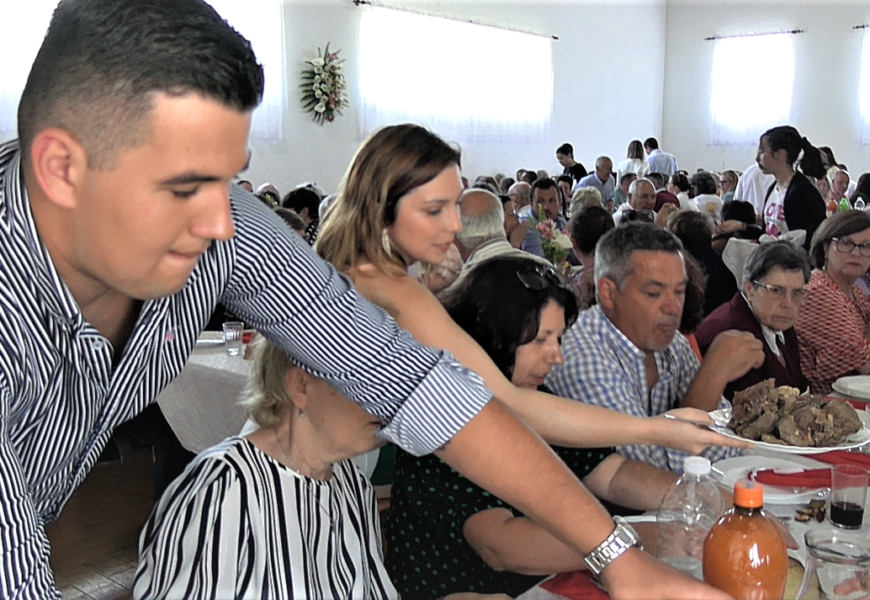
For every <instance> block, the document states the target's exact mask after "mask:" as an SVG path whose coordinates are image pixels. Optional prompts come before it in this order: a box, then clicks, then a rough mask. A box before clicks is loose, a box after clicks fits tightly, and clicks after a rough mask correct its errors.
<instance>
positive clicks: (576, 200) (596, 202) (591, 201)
mask: <svg viewBox="0 0 870 600" xmlns="http://www.w3.org/2000/svg"><path fill="white" fill-rule="evenodd" d="M587 206H601V192H599V191H598V190H597V189H596V188H594V187H591V186H590V187H582V188H579V189H577V191H575V192H574V194H573V195H572V196H571V206H570V208H569V210H568V214H569V215H570V216H571V217H572V218H573V217H574V215H576V214H577V213H579V212H580V211H581V210H583V209H584V208H586V207H587Z"/></svg>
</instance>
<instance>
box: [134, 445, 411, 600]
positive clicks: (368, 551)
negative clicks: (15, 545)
mask: <svg viewBox="0 0 870 600" xmlns="http://www.w3.org/2000/svg"><path fill="white" fill-rule="evenodd" d="M398 597H399V594H398V593H397V592H396V589H395V588H394V587H393V584H392V583H391V582H390V578H389V576H388V575H387V570H386V568H385V567H384V556H383V546H382V544H381V534H380V523H379V520H378V511H377V501H376V500H375V494H374V490H373V488H372V486H371V484H370V483H369V482H368V480H367V479H366V478H365V476H363V474H362V473H360V472H359V470H358V469H357V468H356V467H355V466H354V464H353V463H352V462H351V461H350V460H344V461H341V462H338V463H335V464H334V465H333V475H332V478H331V479H330V480H329V481H318V480H316V479H310V478H308V477H303V476H302V475H299V474H298V473H296V472H295V471H292V470H291V469H288V468H287V467H285V466H284V465H282V464H280V463H279V462H277V461H275V460H273V459H272V458H271V457H269V456H268V455H266V454H265V453H263V452H262V451H260V450H259V449H258V448H257V447H256V446H254V445H253V444H252V443H251V442H249V441H248V440H246V439H244V438H239V437H236V438H229V439H227V440H225V441H224V442H223V443H221V444H219V445H217V446H215V447H213V448H210V449H208V450H206V451H205V452H203V453H202V454H200V455H199V456H198V457H197V458H196V460H195V461H194V462H193V463H191V464H190V465H189V466H188V468H187V470H186V471H185V472H184V474H183V475H182V476H181V477H179V478H178V479H176V480H175V482H173V484H172V485H171V486H170V487H169V488H168V489H167V490H166V492H165V493H164V494H163V496H161V498H160V502H159V503H158V505H157V506H156V507H155V508H154V512H153V513H152V514H151V518H150V519H149V520H148V523H147V524H146V525H145V529H143V531H142V537H141V540H140V544H139V568H138V569H137V571H136V579H135V581H134V585H133V598H134V599H135V600H152V599H154V600H157V599H164V598H250V599H252V600H261V599H262V598H274V599H275V600H280V599H282V598H283V599H287V600H303V599H310V600H316V599H324V600H342V599H343V600H397V599H398Z"/></svg>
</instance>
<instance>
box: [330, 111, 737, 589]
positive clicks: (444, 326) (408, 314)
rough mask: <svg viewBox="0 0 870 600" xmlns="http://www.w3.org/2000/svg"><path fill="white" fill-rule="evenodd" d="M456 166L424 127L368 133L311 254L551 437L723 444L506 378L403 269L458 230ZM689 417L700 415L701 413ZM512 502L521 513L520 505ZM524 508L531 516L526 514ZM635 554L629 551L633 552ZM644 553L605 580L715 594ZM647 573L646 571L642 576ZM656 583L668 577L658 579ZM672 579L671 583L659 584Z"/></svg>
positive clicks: (596, 523) (595, 521) (426, 259)
mask: <svg viewBox="0 0 870 600" xmlns="http://www.w3.org/2000/svg"><path fill="white" fill-rule="evenodd" d="M459 169H460V154H459V152H458V151H457V150H455V149H453V148H451V147H450V146H449V145H447V144H446V143H445V142H444V141H443V140H441V139H440V138H438V137H437V136H435V135H434V134H432V133H431V132H429V131H428V130H426V129H424V128H421V127H418V126H415V125H397V126H392V127H387V128H384V129H382V130H380V131H378V132H376V133H375V134H374V135H373V136H371V137H370V138H369V139H368V140H367V141H366V142H365V143H364V144H363V146H362V147H361V148H360V150H359V151H358V153H357V155H356V157H355V158H354V160H353V163H352V164H351V166H350V168H349V170H348V172H347V175H346V176H345V179H344V181H343V183H342V186H341V190H340V192H339V197H338V199H337V200H336V205H335V207H334V209H333V211H332V212H331V214H330V216H329V218H328V219H327V221H326V223H325V224H324V225H323V229H322V231H321V233H320V236H319V238H318V240H317V251H318V253H320V255H321V256H323V257H324V258H326V259H327V260H329V261H331V262H332V263H333V264H334V265H335V266H336V267H337V268H338V269H339V270H341V271H344V272H345V273H347V274H348V275H349V276H350V278H351V279H352V280H353V282H354V284H355V286H356V288H357V289H358V290H359V291H360V293H362V294H363V295H364V296H365V297H367V298H368V299H369V300H370V301H372V302H374V303H375V304H378V305H380V306H382V307H383V308H384V309H385V310H386V311H387V312H389V313H390V314H391V315H392V316H393V317H394V318H395V319H396V321H397V322H398V323H399V325H400V326H402V327H403V328H405V329H407V330H408V331H410V332H411V333H412V334H413V335H414V337H416V338H417V340H418V341H420V342H421V343H423V344H426V345H429V346H433V347H435V348H440V349H445V350H448V351H450V352H452V353H453V354H454V356H456V358H457V359H458V360H459V361H460V362H461V363H462V364H463V365H465V366H466V367H468V368H470V369H471V370H473V371H474V372H476V373H478V374H479V375H480V376H481V377H482V378H483V379H484V381H485V382H486V384H487V386H488V387H489V388H490V389H491V390H492V392H493V395H494V397H495V398H498V399H499V400H501V401H502V402H503V403H505V404H506V405H508V406H509V407H510V408H511V409H512V410H514V411H515V412H516V413H517V414H518V415H519V416H520V417H522V418H523V419H524V420H526V421H527V422H528V423H529V424H531V426H532V427H533V428H535V429H536V430H537V431H538V432H539V433H540V434H541V435H543V436H544V437H545V438H546V439H547V440H548V441H549V442H551V443H554V444H558V445H561V446H570V447H581V446H582V447H586V446H589V447H600V446H609V445H623V444H632V443H633V444H637V443H642V444H655V445H667V446H671V447H676V448H678V449H682V450H686V451H689V452H699V451H701V450H703V449H704V448H705V447H707V446H709V445H711V444H720V443H730V442H728V441H727V440H726V438H723V437H721V436H718V435H716V434H713V433H711V432H708V431H704V430H701V429H699V428H696V427H694V426H692V425H688V424H686V423H671V422H669V421H667V420H665V419H660V418H656V419H641V418H636V417H630V416H627V415H623V414H619V413H616V412H613V411H610V410H606V409H601V408H595V407H591V406H587V405H584V404H582V403H579V402H575V401H571V400H565V399H562V398H558V397H556V396H552V395H548V394H543V393H540V392H537V391H535V390H527V389H520V388H518V387H516V386H514V385H513V384H511V382H510V381H509V380H508V379H507V378H506V377H505V376H504V374H503V373H502V372H501V371H500V370H499V369H498V367H496V366H495V364H494V363H493V362H492V360H491V359H490V358H489V356H488V355H487V354H486V352H484V351H483V350H482V349H481V348H480V346H479V345H478V344H477V343H476V342H474V340H473V339H472V338H471V337H470V336H469V335H468V334H466V333H465V332H464V331H463V330H462V329H461V328H459V327H458V326H457V325H456V324H455V323H454V322H453V321H452V320H451V318H450V317H449V315H448V314H447V312H446V311H445V310H444V308H443V307H442V306H441V304H439V302H438V301H437V299H436V298H435V297H434V296H433V295H432V294H431V293H430V292H429V291H428V290H427V289H426V288H425V287H423V286H422V285H420V284H419V283H418V282H417V281H416V280H415V279H412V278H411V277H409V276H408V275H407V267H408V266H409V265H411V264H412V263H414V262H417V261H419V262H422V263H427V264H438V263H440V262H441V261H442V260H443V258H444V257H445V255H446V253H447V252H448V250H449V248H450V245H451V244H452V242H453V238H454V236H455V235H456V233H457V232H458V231H459V230H460V223H459V215H458V210H457V209H458V205H457V202H458V198H459V195H460V193H461V192H462V183H461V179H460V170H459ZM692 415H693V416H695V417H696V418H697V417H699V416H701V417H703V413H697V412H693V413H692ZM517 508H519V509H520V510H523V511H524V512H525V508H523V507H517ZM530 508H532V509H534V507H530ZM525 514H529V515H530V516H531V517H532V518H535V515H534V514H533V513H531V512H525ZM583 521H584V523H587V524H588V525H589V527H590V528H598V527H601V523H602V522H609V517H608V515H607V513H606V512H605V511H604V510H603V509H602V508H601V506H600V505H599V504H598V503H597V502H596V501H595V500H594V499H593V498H592V497H591V496H590V497H589V502H588V504H587V509H586V511H585V512H584V514H583ZM542 525H544V526H545V527H549V525H548V524H546V523H542ZM610 528H612V525H611V526H610ZM554 533H556V534H557V535H563V534H562V533H560V532H556V531H554ZM590 541H591V540H590ZM596 543H597V541H596ZM637 558H638V557H637V556H636V555H635V556H633V560H634V559H637ZM642 560H643V561H649V562H647V563H646V564H645V565H644V567H643V568H644V569H645V572H646V573H647V574H646V575H641V573H640V572H639V571H632V572H631V575H629V574H628V571H627V569H626V571H625V572H626V578H624V579H623V578H620V580H619V581H613V579H612V578H611V580H610V581H609V582H607V583H609V584H611V585H614V584H615V585H617V587H618V586H620V585H625V586H627V587H629V588H632V589H633V590H634V592H632V593H635V592H636V593H640V591H641V590H643V591H644V597H647V598H654V597H659V595H660V594H661V597H669V596H668V594H670V597H686V598H698V597H707V596H708V595H710V594H715V592H713V591H711V590H710V589H709V588H706V587H704V586H700V584H699V583H698V582H697V581H691V580H687V579H684V578H682V577H681V576H680V575H678V574H677V573H676V572H674V571H671V570H668V569H667V568H666V567H664V566H663V565H659V564H657V563H654V562H653V561H651V559H649V557H646V556H644V557H643V558H642ZM604 573H605V575H606V571H605V572H604ZM646 577H652V579H649V580H646V581H644V578H646ZM662 578H663V579H662ZM672 578H673V579H672ZM662 581H668V583H667V584H665V585H664V586H663V587H658V586H657V583H658V582H662ZM650 582H656V583H653V584H652V585H650ZM671 585H673V586H675V587H671V588H670V589H669V590H667V591H666V590H665V587H669V586H671ZM620 591H621V590H617V589H611V595H613V596H614V597H618V596H619V595H620V593H619V592H620Z"/></svg>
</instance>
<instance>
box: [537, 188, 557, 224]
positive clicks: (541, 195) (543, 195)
mask: <svg viewBox="0 0 870 600" xmlns="http://www.w3.org/2000/svg"><path fill="white" fill-rule="evenodd" d="M559 205H560V202H559V190H557V189H556V188H555V187H551V188H550V189H548V190H542V189H540V188H538V189H536V190H535V195H534V197H533V198H532V211H533V214H535V215H537V214H538V206H541V207H543V209H544V215H545V216H546V217H547V218H548V219H555V218H556V217H558V216H559Z"/></svg>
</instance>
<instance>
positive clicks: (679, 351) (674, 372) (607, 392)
mask: <svg viewBox="0 0 870 600" xmlns="http://www.w3.org/2000/svg"><path fill="white" fill-rule="evenodd" d="M562 353H563V354H564V355H565V363H564V364H563V365H560V366H556V367H553V371H552V372H551V373H550V375H549V376H548V377H547V380H546V385H547V387H549V388H550V389H551V390H553V393H554V394H556V395H559V396H562V397H563V398H573V399H575V400H580V401H581V402H586V403H587V404H595V405H597V406H603V407H604V408H609V409H611V410H616V411H619V412H623V413H626V414H629V415H634V416H637V417H654V416H656V415H660V414H662V413H664V412H667V411H669V410H671V409H672V408H679V407H680V403H681V402H682V400H683V397H684V396H685V395H686V392H687V391H688V390H689V385H690V384H691V383H692V380H693V379H694V378H695V375H696V374H697V373H698V369H699V368H700V366H701V365H700V362H699V361H698V358H697V357H696V356H695V353H694V352H693V351H692V349H691V348H690V347H689V342H687V341H686V338H684V337H683V335H682V334H681V333H677V334H676V335H675V336H674V339H673V341H672V342H671V344H670V345H669V346H668V347H667V348H665V349H664V350H661V351H657V352H654V353H653V356H654V357H655V361H656V369H658V374H659V378H658V380H657V381H656V383H655V384H654V385H653V387H652V390H650V391H649V392H647V383H646V382H647V379H646V369H645V366H644V358H645V353H644V351H643V350H641V349H640V348H638V347H637V346H635V345H634V344H633V343H632V342H631V340H629V339H628V338H627V337H626V336H625V334H624V333H622V332H621V331H620V330H619V329H617V328H616V326H615V325H614V324H613V323H611V322H610V320H609V319H608V318H607V316H606V315H605V314H604V313H603V312H602V310H601V306H599V305H597V304H596V305H595V306H593V307H592V308H590V309H588V310H585V311H583V312H582V313H580V317H579V318H578V319H577V321H576V322H575V323H574V325H572V326H571V329H569V330H568V331H566V332H565V335H564V336H563V337H562ZM727 406H730V403H729V402H728V401H727V400H725V399H724V398H723V399H721V401H720V404H719V408H725V407H727ZM616 450H617V452H619V453H620V454H623V455H624V456H626V457H627V458H632V459H634V460H639V461H643V462H646V463H649V464H651V465H655V466H656V467H659V468H660V469H665V470H670V471H674V472H677V473H681V472H682V471H683V460H684V459H685V457H686V456H687V454H686V453H685V452H681V451H679V450H671V449H669V448H663V447H661V446H640V445H634V446H620V447H618V448H617V449H616ZM738 453H739V451H738V450H736V449H735V448H727V447H724V446H716V447H714V448H708V449H707V451H706V452H705V453H704V456H706V457H707V458H709V459H710V460H711V461H712V462H715V461H716V460H719V459H722V458H727V457H729V456H734V455H736V454H738Z"/></svg>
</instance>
